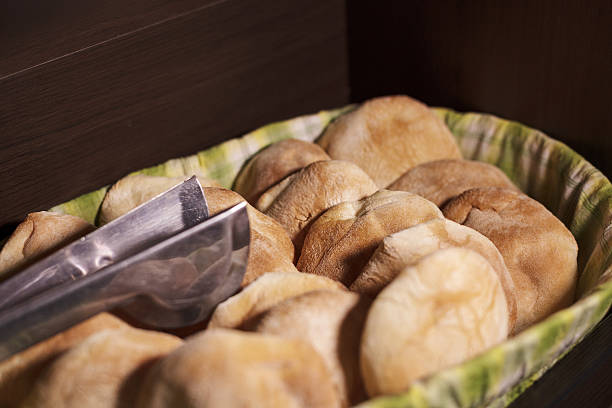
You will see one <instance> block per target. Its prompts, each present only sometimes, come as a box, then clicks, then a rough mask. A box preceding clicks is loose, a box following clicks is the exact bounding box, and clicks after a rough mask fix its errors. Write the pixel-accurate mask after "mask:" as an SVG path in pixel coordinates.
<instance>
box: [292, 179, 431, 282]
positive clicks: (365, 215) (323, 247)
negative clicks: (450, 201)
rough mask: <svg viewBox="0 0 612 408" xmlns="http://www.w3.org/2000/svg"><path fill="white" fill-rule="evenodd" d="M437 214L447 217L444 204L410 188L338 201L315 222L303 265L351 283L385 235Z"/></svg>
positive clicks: (305, 269) (306, 269) (302, 268)
mask: <svg viewBox="0 0 612 408" xmlns="http://www.w3.org/2000/svg"><path fill="white" fill-rule="evenodd" d="M434 218H440V219H441V218H443V217H442V212H441V211H440V210H439V209H438V207H436V206H435V205H434V204H433V203H432V202H430V201H427V200H426V199H424V198H423V197H420V196H418V195H416V194H412V193H407V192H405V191H388V190H381V191H378V192H377V193H375V194H373V195H371V196H370V197H366V198H364V199H362V200H359V201H347V202H344V203H341V204H338V205H336V206H334V207H332V208H330V209H329V210H327V211H326V212H325V213H323V215H321V216H320V217H319V219H318V220H316V221H315V222H314V223H313V224H312V226H311V227H310V230H309V231H308V234H307V235H306V239H305V240H304V246H303V248H302V252H301V255H300V258H299V260H298V263H297V268H298V270H300V271H302V272H308V273H316V274H318V275H324V276H327V277H329V278H332V279H335V280H338V281H340V282H342V283H343V284H345V285H350V284H351V283H352V282H353V281H354V280H355V278H356V277H357V275H358V274H359V273H360V272H361V269H362V268H363V267H364V265H365V264H366V262H367V261H368V259H370V256H372V253H373V252H374V250H375V249H376V247H377V246H378V244H379V243H380V242H381V241H382V239H383V238H384V237H386V236H387V235H389V234H392V233H394V232H398V231H401V230H403V229H406V228H408V227H411V226H413V225H416V224H419V223H421V222H425V221H428V220H431V219H434Z"/></svg>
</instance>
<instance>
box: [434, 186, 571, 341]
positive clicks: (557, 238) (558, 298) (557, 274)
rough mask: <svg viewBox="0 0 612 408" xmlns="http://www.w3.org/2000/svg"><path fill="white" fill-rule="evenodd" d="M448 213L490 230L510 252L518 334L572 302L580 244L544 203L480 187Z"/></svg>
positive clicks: (504, 252) (506, 254) (497, 242)
mask: <svg viewBox="0 0 612 408" xmlns="http://www.w3.org/2000/svg"><path fill="white" fill-rule="evenodd" d="M443 212H444V215H445V216H446V217H447V218H449V219H451V220H453V221H455V222H458V223H460V224H463V225H466V226H468V227H471V228H474V229H475V230H477V231H478V232H480V233H481V234H483V235H485V236H486V237H487V238H489V239H490V240H491V241H492V242H493V243H494V244H495V246H497V248H498V249H499V252H500V253H501V254H502V256H503V257H504V261H505V263H506V266H507V267H508V271H509V272H510V275H511V276H512V280H513V281H514V285H515V287H516V290H517V302H518V304H517V306H518V315H517V322H516V326H515V330H514V332H515V333H516V332H519V331H521V330H523V329H525V328H526V327H528V326H530V325H531V324H533V323H536V322H538V321H540V320H542V319H544V318H545V317H546V316H548V315H550V314H551V313H553V312H555V311H557V310H560V309H562V308H564V307H566V306H569V305H570V304H571V303H572V301H573V300H574V294H575V290H576V281H577V264H576V263H577V261H576V259H577V253H578V246H577V244H576V240H575V239H574V236H573V235H572V233H571V232H570V231H569V230H568V229H567V228H566V227H565V225H563V223H562V222H561V221H559V219H557V218H556V217H555V216H554V215H553V214H552V213H551V212H550V211H548V210H547V209H546V208H545V207H544V206H543V205H542V204H540V203H538V202H537V201H535V200H533V199H531V198H529V197H528V196H526V195H524V194H521V193H518V192H516V191H512V190H507V189H501V188H495V187H489V188H476V189H472V190H468V191H466V192H464V193H463V194H461V195H459V196H457V197H456V198H454V199H452V200H451V201H449V202H448V204H447V205H446V206H445V207H444V209H443Z"/></svg>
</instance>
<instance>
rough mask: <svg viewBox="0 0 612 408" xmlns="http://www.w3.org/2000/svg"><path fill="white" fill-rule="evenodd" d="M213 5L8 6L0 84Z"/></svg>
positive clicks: (192, 0)
mask: <svg viewBox="0 0 612 408" xmlns="http://www.w3.org/2000/svg"><path fill="white" fill-rule="evenodd" d="M214 3H216V2H215V1H214V0H150V1H142V0H122V1H117V0H104V1H102V0H98V1H82V0H54V1H44V0H8V1H4V2H2V4H1V5H0V78H1V77H4V76H7V75H10V74H13V73H15V72H18V71H20V70H23V69H27V68H30V67H31V66H33V65H38V64H43V63H45V62H47V61H49V60H52V59H54V58H59V57H61V56H63V55H66V54H69V53H72V52H76V51H78V50H81V49H83V48H86V47H91V46H95V45H96V44H97V43H100V42H102V41H108V40H109V39H111V38H114V37H116V36H119V35H125V34H126V33H129V32H131V31H134V30H139V29H142V28H143V27H146V26H148V25H150V24H158V23H159V22H160V20H161V21H164V20H166V19H172V18H175V17H176V16H177V15H180V14H181V13H185V12H190V11H193V9H194V8H197V7H207V6H210V5H211V4H214Z"/></svg>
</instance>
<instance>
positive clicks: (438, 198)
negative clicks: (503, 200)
mask: <svg viewBox="0 0 612 408" xmlns="http://www.w3.org/2000/svg"><path fill="white" fill-rule="evenodd" d="M476 187H502V188H508V189H511V190H516V191H519V190H518V188H517V187H516V186H515V185H514V184H512V181H510V179H509V178H508V176H506V175H505V174H504V172H503V171H501V170H500V169H498V168H497V167H495V166H492V165H490V164H488V163H483V162H478V161H473V160H463V159H444V160H436V161H432V162H427V163H422V164H419V165H418V166H416V167H413V168H411V169H410V170H408V171H407V172H406V173H404V174H403V175H402V176H400V177H399V178H398V179H397V180H395V181H394V182H393V183H391V184H390V185H389V187H387V189H388V190H401V191H410V192H411V193H414V194H418V195H420V196H422V197H425V198H426V199H428V200H429V201H431V202H433V203H435V204H436V205H437V206H438V207H441V206H443V205H444V203H446V202H447V201H448V200H449V199H450V198H452V197H454V196H456V195H459V194H461V193H463V192H464V191H466V190H470V189H472V188H476Z"/></svg>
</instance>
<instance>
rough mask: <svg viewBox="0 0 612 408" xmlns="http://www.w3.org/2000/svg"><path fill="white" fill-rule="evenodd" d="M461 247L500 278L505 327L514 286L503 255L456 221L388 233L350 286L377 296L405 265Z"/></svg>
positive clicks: (512, 320)
mask: <svg viewBox="0 0 612 408" xmlns="http://www.w3.org/2000/svg"><path fill="white" fill-rule="evenodd" d="M450 247H461V248H466V249H471V250H473V251H476V252H478V253H479V254H480V255H482V256H483V257H484V258H485V259H486V260H487V261H488V262H489V264H491V266H492V267H493V269H494V270H495V272H496V273H497V276H498V277H499V279H500V282H501V284H502V288H503V289H504V294H505V295H506V301H507V302H508V314H509V316H508V324H509V327H508V330H509V331H512V328H513V326H514V323H515V322H516V289H515V287H514V282H513V281H512V277H511V276H510V273H509V272H508V269H507V268H506V264H505V263H504V258H502V256H501V254H500V253H499V251H498V250H497V248H496V247H495V245H493V243H492V242H491V241H490V240H489V239H488V238H487V237H485V236H484V235H482V234H481V233H479V232H478V231H476V230H474V229H472V228H468V227H465V226H463V225H461V224H457V223H456V222H453V221H450V220H445V219H435V220H431V221H427V222H424V223H422V224H418V225H415V226H414V227H410V228H408V229H405V230H403V231H400V232H397V233H395V234H391V235H389V236H387V237H385V239H383V241H382V242H381V243H380V245H379V246H378V248H376V251H374V254H373V255H372V257H371V258H370V260H369V261H368V263H367V264H366V266H365V267H364V268H363V270H362V271H361V273H360V274H359V276H358V277H357V279H355V281H354V282H353V284H352V285H351V286H350V289H351V290H353V291H356V292H359V293H363V294H367V295H369V296H371V297H376V295H378V293H379V292H380V291H381V290H382V289H383V288H384V287H385V286H386V285H387V284H388V283H389V282H391V281H392V280H393V279H394V278H395V277H396V276H397V274H398V273H400V272H401V271H402V270H403V269H404V268H406V266H409V265H413V264H415V263H417V262H419V260H420V259H421V258H423V257H424V256H427V255H429V254H431V253H433V252H435V251H437V250H439V249H444V248H450Z"/></svg>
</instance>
